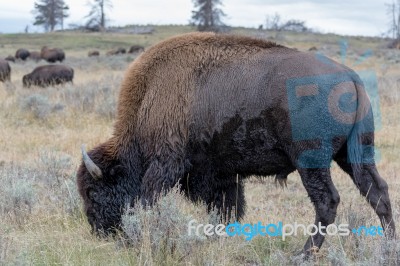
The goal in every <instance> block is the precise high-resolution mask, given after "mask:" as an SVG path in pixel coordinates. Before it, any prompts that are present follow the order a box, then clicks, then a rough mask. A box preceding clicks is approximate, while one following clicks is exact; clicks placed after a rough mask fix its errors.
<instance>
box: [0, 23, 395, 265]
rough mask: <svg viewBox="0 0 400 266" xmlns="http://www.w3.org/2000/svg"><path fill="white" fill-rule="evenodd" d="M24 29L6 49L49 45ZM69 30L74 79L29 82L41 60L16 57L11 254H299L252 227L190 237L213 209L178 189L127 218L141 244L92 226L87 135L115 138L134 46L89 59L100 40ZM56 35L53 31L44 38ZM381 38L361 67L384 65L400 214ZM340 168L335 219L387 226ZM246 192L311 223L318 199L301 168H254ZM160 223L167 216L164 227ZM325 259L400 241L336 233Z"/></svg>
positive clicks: (1, 250) (18, 259) (1, 199)
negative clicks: (279, 182) (244, 234)
mask: <svg viewBox="0 0 400 266" xmlns="http://www.w3.org/2000/svg"><path fill="white" fill-rule="evenodd" d="M186 30H187V29H182V30H181V31H186ZM237 31H242V29H238V30H237ZM157 34H158V33H157ZM171 34H172V33H170V32H168V33H166V32H163V33H160V35H155V36H151V37H148V39H145V38H144V37H143V36H140V37H132V36H127V35H121V36H120V35H114V36H111V37H110V36H95V37H96V38H97V37H98V38H99V40H98V42H99V43H101V42H102V41H105V42H106V43H107V45H106V44H104V46H101V47H102V49H104V50H106V48H108V47H111V46H113V45H118V44H121V43H126V44H127V43H129V42H130V40H131V39H132V42H134V41H133V39H135V38H143V39H140V40H142V42H141V43H140V42H139V43H140V44H143V43H145V41H147V42H148V43H147V44H151V43H153V42H155V41H158V40H160V39H162V38H165V37H166V36H168V35H171ZM247 34H256V33H254V32H253V33H252V32H247ZM92 37H93V36H92ZM296 37H297V38H299V40H300V41H299V43H298V47H299V49H303V50H305V49H307V48H308V46H309V45H311V44H313V45H317V46H318V47H324V46H326V47H325V48H323V52H325V50H326V51H327V53H328V54H329V55H330V56H331V57H332V58H335V59H337V60H340V56H339V55H338V54H337V52H338V46H337V45H336V46H335V42H336V40H337V39H339V37H337V36H326V39H325V41H326V42H325V43H324V42H323V41H324V39H322V42H321V41H320V40H319V41H318V40H316V38H315V37H314V36H312V35H310V36H307V35H306V36H296V35H294V36H287V37H286V38H285V40H284V42H286V43H287V44H289V45H292V46H296V42H295V39H296ZM13 38H17V39H18V41H17V42H16V44H15V45H11V44H5V45H4V46H3V47H1V48H0V54H5V55H7V54H8V53H9V52H10V51H12V50H15V49H16V48H17V47H16V46H17V45H18V46H19V45H21V44H23V43H24V42H25V43H31V46H35V47H36V46H41V45H42V43H41V42H40V40H38V39H35V40H34V42H29V38H26V37H25V39H24V36H16V37H13ZM62 38H63V36H62V34H61V35H57V38H56V39H55V40H57V41H58V42H59V44H62V43H63V41H62V40H63V39H62ZM64 38H65V39H70V38H77V42H76V45H77V46H74V44H73V42H72V41H71V40H69V41H68V43H67V47H66V49H67V48H68V49H69V50H67V56H68V55H69V56H68V59H67V61H66V62H65V63H66V64H68V65H71V66H73V67H74V68H75V70H76V71H75V73H76V77H75V79H74V84H73V85H67V86H65V87H55V88H47V89H39V88H32V89H23V88H22V84H21V78H22V76H23V75H24V74H26V73H28V72H29V71H31V70H32V69H33V67H34V66H35V63H33V62H26V63H16V64H12V83H10V84H0V125H1V126H0V181H1V183H2V185H1V186H0V220H1V221H2V222H1V223H0V264H18V265H19V264H24V265H25V264H40V265H54V264H63V265H88V264H90V265H91V264H93V265H103V264H108V265H153V264H154V265H158V264H164V265H176V264H189V265H205V264H207V265H211V264H212V265H238V264H245V265H261V264H265V265H277V264H283V265H291V264H293V263H294V262H296V257H295V256H294V254H295V253H296V252H298V251H299V250H300V249H301V248H302V246H303V244H304V242H305V240H306V237H304V236H296V237H290V238H288V239H287V240H286V241H282V240H281V239H280V238H271V237H264V238H263V237H256V238H254V239H253V240H252V241H245V240H244V239H243V238H241V237H233V238H224V237H222V238H208V239H207V238H193V239H191V238H186V236H185V235H184V234H183V233H182V232H183V231H184V230H183V229H182V228H183V227H182V226H184V224H185V223H186V221H187V220H188V219H189V218H190V219H191V218H193V217H194V218H196V219H197V220H198V221H201V222H203V223H208V222H209V220H210V219H212V217H210V216H209V215H208V214H206V213H205V211H204V206H201V205H200V206H194V205H193V204H191V203H188V202H187V201H186V200H185V199H184V198H183V197H182V196H181V195H179V192H177V191H176V190H174V191H172V192H171V193H170V194H169V195H168V196H167V197H166V198H163V199H161V200H160V203H159V204H160V205H159V206H158V208H159V209H158V210H159V211H158V212H151V211H146V210H136V211H135V217H126V219H127V220H126V225H127V226H128V227H129V226H131V227H129V228H130V230H131V231H130V232H131V235H130V237H131V238H132V239H136V241H134V242H133V243H130V244H129V243H126V242H125V241H122V240H121V239H119V238H117V239H116V240H104V239H98V238H96V237H94V236H92V235H91V234H90V230H89V226H88V224H87V222H86V220H85V217H84V215H83V214H82V212H81V208H80V204H79V197H78V195H77V192H76V185H75V172H76V168H77V165H78V164H79V161H80V152H79V147H80V145H81V144H82V143H86V144H88V146H89V147H92V146H94V145H96V144H98V143H100V142H102V141H104V140H106V139H107V138H109V136H110V134H111V132H112V124H113V115H114V113H115V103H116V97H117V94H118V87H119V84H120V82H121V79H122V76H123V72H124V70H125V69H126V67H127V65H128V63H129V62H130V61H132V60H133V59H134V57H133V56H127V55H126V56H117V57H112V58H107V57H100V58H98V59H96V58H86V50H84V48H85V49H86V48H87V50H89V48H90V47H91V45H92V44H93V41H92V40H91V39H90V40H86V39H84V40H81V39H82V38H86V37H84V36H82V35H77V36H74V35H71V34H68V36H64ZM10 40H11V39H10ZM79 40H80V41H79ZM112 40H114V41H115V43H112ZM135 40H136V39H135ZM45 41H48V40H47V39H45V40H44V41H43V44H44V42H45ZM362 41H363V40H358V39H352V40H351V41H350V47H351V44H353V43H354V44H360V45H361V43H362ZM1 42H5V41H4V39H3V40H2V41H1ZM56 44H57V43H56ZM380 45H381V43H380V42H379V41H377V40H375V41H371V42H369V43H368V44H366V46H365V48H371V49H375V50H374V51H375V54H374V56H373V57H371V58H369V59H367V60H366V62H365V64H362V65H360V66H359V67H356V68H358V69H360V70H361V69H363V68H365V67H367V68H372V69H375V70H376V72H377V75H378V78H379V87H380V97H381V111H382V128H381V129H380V130H379V131H378V132H377V146H378V148H379V150H380V152H381V154H382V156H381V159H380V161H379V164H378V168H379V170H380V173H381V175H382V176H383V177H384V178H385V179H386V180H387V181H388V183H389V187H390V191H389V193H390V195H391V199H392V204H393V208H394V216H395V220H396V222H397V223H398V221H399V218H400V208H399V204H400V193H399V192H398V188H399V185H400V181H399V179H398V177H399V173H400V163H399V159H398V155H399V154H400V140H399V132H400V125H399V121H400V104H399V103H400V102H399V100H400V99H399V92H400V91H399V89H400V88H399V81H398V77H399V75H400V70H399V69H398V67H397V68H396V63H395V60H397V59H394V60H392V59H391V60H392V61H391V60H388V58H393V57H395V58H400V54H399V53H396V52H393V51H388V50H380V48H379V47H380ZM60 46H61V45H60ZM27 47H28V46H27ZM357 47H358V48H357V49H362V48H363V46H357ZM360 47H361V48H360ZM28 48H29V47H28ZM361 52H362V51H360V50H352V49H350V51H349V54H350V55H351V57H350V59H349V62H348V64H349V65H351V64H353V63H354V62H355V60H356V58H357V55H359V54H360V53H361ZM5 55H4V56H5ZM41 64H43V62H42V63H41ZM332 176H333V180H334V183H335V185H336V186H337V188H338V191H339V193H340V195H341V204H340V205H339V209H338V218H337V220H336V222H337V223H341V222H351V223H353V224H357V225H361V224H363V223H366V224H367V225H378V224H379V221H378V218H377V217H376V215H375V214H374V212H373V210H372V209H371V208H370V207H369V206H368V204H367V203H366V202H365V200H364V199H363V198H362V197H361V196H360V195H359V192H358V191H357V189H356V188H355V186H354V185H353V184H352V182H351V180H350V178H349V177H348V176H346V175H345V174H344V173H343V172H341V171H340V170H339V169H338V167H336V166H334V167H333V169H332ZM246 200H247V214H246V217H245V218H244V219H243V221H244V222H248V223H253V222H257V221H263V222H265V223H276V222H278V221H282V222H283V223H293V222H294V221H296V222H298V223H305V224H309V223H312V222H313V220H314V210H313V207H312V205H311V203H310V201H309V199H308V197H307V195H306V192H305V190H304V188H303V186H302V184H301V182H300V179H299V177H298V175H297V174H292V175H290V176H289V181H288V188H287V189H285V190H282V189H280V188H276V187H275V185H274V182H273V179H271V178H265V179H263V180H260V179H255V178H254V179H249V180H248V181H247V182H246ZM163 204H164V205H163ZM171 206H172V207H173V206H176V207H174V208H171ZM168 208H171V209H168ZM159 223H163V226H164V227H162V228H155V227H157V226H154V225H157V224H159ZM150 225H152V226H150ZM132 228H133V229H132ZM127 230H128V229H127ZM160 230H161V231H160ZM162 230H163V231H162ZM182 230H183V231H182ZM128 231H129V230H128ZM165 232H168V233H167V234H166V233H165ZM128 244H129V245H128ZM314 263H316V264H321V265H326V264H332V265H347V264H352V265H378V264H383V263H386V264H387V265H397V264H398V263H400V243H399V242H398V241H393V242H388V241H385V240H384V239H381V238H373V237H361V238H356V237H352V236H349V237H337V236H335V237H333V236H332V237H327V239H326V241H325V243H324V245H323V247H322V249H321V250H320V252H319V253H318V255H317V256H316V258H315V261H314Z"/></svg>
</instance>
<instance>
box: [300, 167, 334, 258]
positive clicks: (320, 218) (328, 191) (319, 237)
mask: <svg viewBox="0 0 400 266" xmlns="http://www.w3.org/2000/svg"><path fill="white" fill-rule="evenodd" d="M298 171H299V173H300V177H301V180H302V182H303V185H304V187H305V189H306V190H307V193H308V196H309V197H310V199H311V201H312V203H313V204H314V207H315V212H316V215H315V226H316V227H318V226H319V225H321V226H323V227H324V228H323V227H321V230H318V232H317V233H316V234H315V235H313V236H310V237H309V238H308V240H307V242H306V244H305V245H304V248H303V253H304V254H305V255H306V257H309V256H310V255H311V254H312V253H313V251H315V250H318V249H319V248H321V245H322V243H323V241H324V239H325V234H326V227H327V226H328V225H330V224H332V223H333V222H334V221H335V218H336V210H337V206H338V205H339V202H340V197H339V193H338V192H337V190H336V188H335V186H334V184H333V182H332V179H331V175H330V169H329V168H308V169H307V168H300V169H298Z"/></svg>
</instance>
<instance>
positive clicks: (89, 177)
mask: <svg viewBox="0 0 400 266" xmlns="http://www.w3.org/2000/svg"><path fill="white" fill-rule="evenodd" d="M82 156H83V160H82V163H81V165H80V167H79V170H78V173H77V183H78V191H79V194H80V195H81V197H82V199H83V205H84V211H85V213H86V215H87V219H88V222H89V224H90V225H91V227H92V232H94V233H97V234H100V235H102V234H114V233H115V232H116V229H119V227H120V222H121V215H122V213H123V211H124V208H126V207H127V206H128V205H129V204H130V203H131V202H132V200H133V199H134V197H135V196H137V195H138V186H137V185H136V186H135V184H134V183H133V182H132V181H131V180H129V178H128V174H127V171H126V168H125V167H124V166H122V165H121V163H120V162H119V161H118V160H115V159H113V158H112V155H111V154H110V152H109V149H107V147H106V145H100V146H98V147H97V148H95V149H93V150H92V151H90V152H89V153H86V151H85V148H84V146H82Z"/></svg>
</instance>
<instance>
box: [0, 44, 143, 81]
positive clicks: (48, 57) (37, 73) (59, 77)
mask: <svg viewBox="0 0 400 266" xmlns="http://www.w3.org/2000/svg"><path fill="white" fill-rule="evenodd" d="M126 51H127V50H126V49H125V48H122V47H119V48H116V49H112V50H110V51H108V52H106V55H117V54H125V53H126ZM143 51H144V47H143V46H140V45H132V46H131V47H129V49H128V53H132V54H134V53H141V52H143ZM88 56H89V57H94V56H100V52H99V51H97V50H90V51H89V52H88ZM26 60H32V61H34V62H39V61H41V60H45V61H47V62H49V63H56V62H60V63H61V62H63V61H64V60H65V52H64V51H63V50H62V49H60V48H49V47H47V46H43V47H42V49H41V50H40V51H29V50H27V49H24V48H20V49H18V50H17V51H16V52H15V56H12V55H9V56H7V57H6V58H4V59H0V82H7V81H11V67H10V64H9V62H13V63H15V62H18V61H26ZM73 78H74V70H73V69H72V68H71V67H69V66H65V65H60V64H55V65H53V64H49V65H44V66H38V67H36V68H35V69H34V70H33V71H32V72H31V73H29V74H26V75H24V76H23V78H22V83H23V86H24V87H27V88H29V87H30V86H39V87H47V86H51V85H58V84H64V83H66V82H71V83H72V80H73Z"/></svg>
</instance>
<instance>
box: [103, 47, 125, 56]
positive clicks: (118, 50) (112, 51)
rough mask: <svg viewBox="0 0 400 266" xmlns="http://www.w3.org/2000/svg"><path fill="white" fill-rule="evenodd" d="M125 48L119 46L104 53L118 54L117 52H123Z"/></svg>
mask: <svg viewBox="0 0 400 266" xmlns="http://www.w3.org/2000/svg"><path fill="white" fill-rule="evenodd" d="M125 53H126V50H125V48H122V47H119V48H117V49H113V50H110V51H108V52H107V53H106V55H118V54H125Z"/></svg>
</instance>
